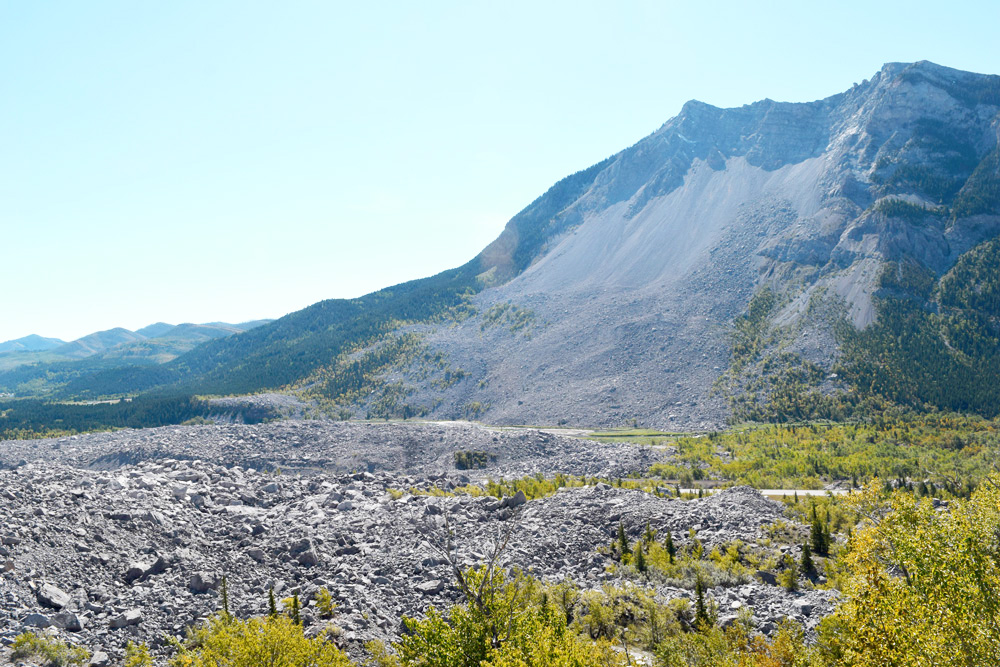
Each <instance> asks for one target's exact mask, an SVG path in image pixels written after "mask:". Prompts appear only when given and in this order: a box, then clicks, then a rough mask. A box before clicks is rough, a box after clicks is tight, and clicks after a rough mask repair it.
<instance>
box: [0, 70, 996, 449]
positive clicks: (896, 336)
mask: <svg viewBox="0 0 1000 667" xmlns="http://www.w3.org/2000/svg"><path fill="white" fill-rule="evenodd" d="M998 143H1000V77H997V76H992V75H981V74H974V73H969V72H962V71H958V70H954V69H949V68H946V67H941V66H939V65H935V64H933V63H929V62H918V63H913V64H902V63H890V64H887V65H885V66H884V67H883V68H882V69H881V71H879V72H878V73H877V74H876V75H875V76H874V77H872V79H871V80H869V81H865V82H863V83H862V84H860V85H856V86H854V87H853V88H851V89H850V90H848V91H846V92H843V93H839V94H837V95H834V96H832V97H828V98H826V99H823V100H819V101H816V102H809V103H784V102H774V101H771V100H764V101H761V102H756V103H754V104H749V105H745V106H742V107H739V108H732V109H720V108H717V107H714V106H711V105H708V104H704V103H701V102H696V101H692V102H688V103H687V104H685V105H684V106H683V108H682V109H681V112H680V114H679V115H677V116H676V117H674V118H672V119H671V120H669V121H667V122H666V123H665V124H664V125H663V126H662V127H660V128H659V129H658V130H656V131H655V132H653V133H652V134H651V135H649V136H648V137H646V138H644V139H642V140H641V141H639V142H638V143H636V144H635V145H634V146H631V147H630V148H627V149H625V150H623V151H621V152H620V153H618V154H616V155H613V156H612V157H610V158H608V159H607V160H604V161H603V162H600V163H598V164H596V165H594V166H592V167H590V168H588V169H586V170H584V171H581V172H579V173H577V174H574V175H572V176H569V177H567V178H565V179H563V180H562V181H560V182H559V183H557V184H555V185H554V186H553V187H552V188H551V189H550V190H549V191H548V192H546V193H545V194H544V195H542V196H541V197H539V198H538V199H537V200H535V201H534V202H532V203H531V204H530V205H529V206H528V207H527V208H525V209H524V210H523V211H521V212H520V213H518V214H517V215H516V216H514V218H512V219H511V220H510V222H509V223H508V224H507V226H506V228H505V229H504V231H503V233H502V234H501V235H500V236H499V238H497V239H496V241H494V242H493V243H491V244H490V245H489V246H488V247H487V248H485V249H484V250H483V251H482V252H481V253H480V254H479V255H478V256H477V257H476V258H474V259H473V260H472V261H470V262H469V263H468V264H466V265H464V266H462V267H459V268H458V269H453V270H450V271H445V272H443V273H441V274H439V275H437V276H433V277H431V278H426V279H423V280H419V281H413V282H410V283H405V284H402V285H397V286H394V287H390V288H387V289H385V290H382V291H380V292H376V293H373V294H370V295H367V296H365V297H361V298H360V299H353V300H330V301H324V302H321V303H318V304H315V305H313V306H311V307H309V308H306V309H304V310H302V311H299V312H297V313H292V314H291V315H288V316H286V317H284V318H282V319H280V320H277V321H275V322H273V323H270V324H267V325H265V326H261V327H258V328H255V329H253V330H251V331H248V332H245V333H240V334H237V335H235V336H231V337H228V338H224V339H219V340H215V341H209V342H207V343H205V344H203V345H200V346H199V347H197V348H195V349H194V350H192V351H191V352H188V353H187V354H185V355H183V356H181V357H179V358H178V359H176V360H174V361H172V362H170V363H169V364H166V365H164V366H161V367H157V368H156V369H155V370H149V371H148V372H146V373H145V374H144V373H143V372H139V371H138V370H136V369H132V370H130V371H129V372H128V373H124V374H122V375H121V376H120V378H119V379H118V380H116V382H118V383H119V385H117V386H119V391H121V392H124V391H140V390H147V389H155V390H156V391H158V392H163V391H168V390H170V391H187V392H199V393H244V392H249V391H257V390H261V389H267V388H280V387H285V388H289V389H292V390H297V391H302V392H305V393H306V394H308V395H313V396H319V397H322V398H324V400H325V401H326V402H327V404H328V405H333V406H334V408H335V410H336V411H337V412H338V413H339V414H340V415H342V416H345V417H346V416H356V417H365V416H369V417H375V416H379V417H390V416H392V417H406V416H412V415H425V416H432V417H436V418H457V417H466V418H475V419H481V420H484V421H488V422H493V423H532V424H555V423H572V424H581V425H595V426H598V425H621V424H629V423H634V424H641V425H647V426H655V427H660V428H678V429H680V428H692V427H694V428H709V427H716V426H719V425H721V424H722V423H724V422H725V421H726V420H727V419H731V418H733V417H735V418H776V419H784V418H795V417H802V416H814V417H815V416H823V415H825V414H826V413H828V412H831V411H832V412H834V413H836V415H835V416H843V414H842V413H843V411H844V410H848V411H850V410H857V409H860V407H859V406H861V405H862V404H863V403H865V402H866V401H888V402H893V403H900V404H908V405H911V406H927V405H930V406H933V407H940V408H947V409H974V410H978V411H982V412H993V413H995V412H997V411H998V410H1000V395H996V396H994V395H993V394H992V393H989V392H987V393H978V394H976V395H972V394H968V395H962V396H961V397H957V395H955V396H952V395H950V394H948V392H946V391H944V389H943V387H945V386H946V385H947V384H948V382H950V381H951V380H954V381H956V382H958V380H959V379H961V381H962V382H963V383H966V384H969V385H970V386H971V385H982V384H983V383H982V382H976V381H975V378H974V377H971V378H970V377H969V373H973V374H975V373H976V372H984V370H983V369H987V368H992V367H993V366H991V364H994V362H997V360H1000V352H998V345H1000V334H998V333H997V332H996V331H994V330H995V329H996V323H997V322H1000V311H998V304H1000V299H998V300H997V301H996V303H994V302H993V301H991V300H988V299H983V298H980V297H975V295H982V294H984V293H986V294H992V292H991V291H990V290H992V289H993V285H994V282H996V287H997V290H998V293H1000V275H994V274H996V272H997V269H995V268H991V267H995V266H997V265H998V264H1000V262H997V261H994V260H995V259H998V258H1000V248H997V249H994V248H993V247H992V246H990V245H989V243H986V244H983V243H984V242H987V241H989V240H990V239H992V238H993V237H995V236H996V235H997V234H998V233H1000V157H998V155H1000V154H998ZM981 244H983V245H981ZM994 253H997V254H996V256H995V255H994ZM984 290H985V292H984ZM970 295H972V296H970ZM908 332H909V333H908ZM912 332H916V333H912ZM914 359H921V360H924V361H920V362H919V363H915V364H914V363H911V362H913V360H914ZM927 360H930V361H927ZM996 367H997V369H998V370H1000V362H998V363H997V364H996ZM879 369H881V370H879ZM140 370H141V369H140ZM125 378H127V382H126V379H125ZM110 379H111V378H110V376H108V375H107V374H106V373H105V374H104V375H103V376H102V382H104V383H105V384H104V386H105V387H108V386H115V385H114V383H111V384H109V383H108V382H109V380H110ZM935 383H937V384H936V385H935ZM2 384H3V378H2V377H0V385H2ZM935 387H937V388H935ZM998 391H1000V390H998Z"/></svg>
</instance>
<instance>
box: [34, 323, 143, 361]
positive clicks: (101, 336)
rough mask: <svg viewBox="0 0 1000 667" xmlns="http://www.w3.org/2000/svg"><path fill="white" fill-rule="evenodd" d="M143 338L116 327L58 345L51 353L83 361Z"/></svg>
mask: <svg viewBox="0 0 1000 667" xmlns="http://www.w3.org/2000/svg"><path fill="white" fill-rule="evenodd" d="M143 338H144V336H142V335H141V334H138V333H136V332H134V331H129V330H128V329H123V328H121V327H117V328H114V329H108V330H107V331H98V332H96V333H92V334H89V335H87V336H84V337H82V338H77V339H76V340H74V341H72V342H69V343H66V344H65V345H60V346H59V347H57V348H55V349H53V350H52V352H53V353H55V354H58V355H59V356H62V357H68V358H70V359H83V358H84V357H89V356H91V355H94V354H97V353H99V352H103V351H105V350H108V349H110V348H112V347H115V346H116V345H121V344H123V343H131V342H134V341H137V340H143Z"/></svg>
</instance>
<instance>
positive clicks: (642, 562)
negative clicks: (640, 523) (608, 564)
mask: <svg viewBox="0 0 1000 667" xmlns="http://www.w3.org/2000/svg"><path fill="white" fill-rule="evenodd" d="M634 562H635V569H636V570H637V571H639V573H641V574H645V573H646V569H647V567H646V556H645V554H643V552H642V542H636V544H635V557H634Z"/></svg>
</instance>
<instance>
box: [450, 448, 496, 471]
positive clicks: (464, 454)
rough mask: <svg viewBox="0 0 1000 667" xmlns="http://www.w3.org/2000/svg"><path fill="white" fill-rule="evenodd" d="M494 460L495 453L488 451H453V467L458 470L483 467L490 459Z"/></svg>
mask: <svg viewBox="0 0 1000 667" xmlns="http://www.w3.org/2000/svg"><path fill="white" fill-rule="evenodd" d="M496 460H497V457H496V454H490V453H489V452H481V451H474V450H468V451H461V452H455V467H456V468H458V469H459V470H472V469H476V468H485V467H486V466H488V465H489V464H490V463H491V462H492V461H496Z"/></svg>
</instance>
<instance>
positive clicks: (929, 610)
mask: <svg viewBox="0 0 1000 667" xmlns="http://www.w3.org/2000/svg"><path fill="white" fill-rule="evenodd" d="M879 488H880V484H879V482H878V480H875V481H873V482H872V483H871V484H870V485H869V486H868V487H867V488H866V489H865V490H864V492H863V493H861V494H859V496H858V497H856V498H855V500H854V504H855V506H856V507H857V509H858V510H860V511H861V512H862V514H863V515H864V516H865V517H866V518H865V519H864V525H863V527H861V528H860V529H859V530H857V531H856V532H855V533H854V534H853V536H852V538H851V539H850V542H849V545H848V551H847V553H846V554H845V555H844V565H845V566H846V569H847V571H848V572H849V575H848V576H847V578H846V583H845V586H844V591H843V592H844V601H843V603H842V604H841V605H840V606H839V607H838V609H837V612H836V613H835V614H834V616H833V617H832V618H830V619H828V620H827V621H826V622H825V624H824V625H825V630H826V631H825V632H824V633H823V635H824V638H823V642H822V643H823V644H825V648H826V649H827V652H828V654H829V655H830V656H831V657H832V658H833V660H835V661H836V664H847V665H857V666H859V667H889V666H890V665H891V666H892V667H910V666H913V667H917V666H921V667H923V666H929V665H934V666H937V667H952V666H954V667H972V666H974V665H998V664H1000V487H998V486H997V484H996V483H994V482H993V481H990V480H986V481H984V482H983V483H982V484H980V486H979V488H978V489H977V490H976V491H975V493H973V494H972V497H971V499H969V500H967V501H952V502H951V503H949V504H947V505H941V504H939V506H938V507H935V505H934V503H933V502H932V501H931V500H929V499H922V500H920V499H916V498H914V497H913V496H912V495H909V494H906V493H902V492H898V491H897V492H894V493H893V494H891V495H890V496H889V498H888V500H887V501H886V500H883V499H881V498H880V493H879Z"/></svg>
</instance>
